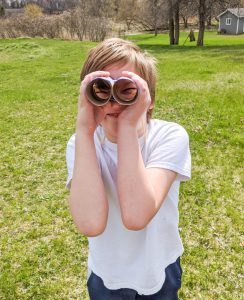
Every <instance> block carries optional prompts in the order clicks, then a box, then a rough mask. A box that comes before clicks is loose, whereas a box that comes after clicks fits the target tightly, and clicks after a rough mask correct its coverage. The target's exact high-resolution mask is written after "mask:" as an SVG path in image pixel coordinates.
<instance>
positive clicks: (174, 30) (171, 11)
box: [168, 0, 180, 45]
mask: <svg viewBox="0 0 244 300" xmlns="http://www.w3.org/2000/svg"><path fill="white" fill-rule="evenodd" d="M179 5H180V0H168V17H169V41H170V45H178V44H179V36H180V17H179V13H180V6H179Z"/></svg>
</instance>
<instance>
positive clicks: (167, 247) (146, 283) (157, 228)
mask: <svg viewBox="0 0 244 300" xmlns="http://www.w3.org/2000/svg"><path fill="white" fill-rule="evenodd" d="M94 142H95V147H96V153H97V159H98V162H99V166H100V171H101V174H102V177H103V181H104V185H105V189H106V193H107V199H108V202H109V214H108V221H107V226H106V229H105V231H104V232H103V233H102V234H101V235H99V236H96V237H88V241H89V255H88V276H89V275H90V273H91V270H92V271H93V272H94V273H95V274H96V275H98V276H99V277H101V278H102V280H103V282H104V285H105V286H106V287H107V288H108V289H119V288H131V289H134V290H136V291H137V292H138V293H139V294H144V295H150V294H154V293H156V292H158V291H159V290H160V289H161V287H162V285H163V283H164V281H165V268H166V267H167V266H168V265H169V264H171V263H173V262H175V261H176V259H177V258H178V257H179V256H180V255H182V253H183V245H182V242H181V239H180V236H179V230H178V222H179V212H178V197H179V187H180V181H186V180H189V179H190V176H191V155H190V149H189V138H188V134H187V132H186V131H185V129H184V128H183V127H182V126H180V125H178V124H176V123H173V122H166V121H162V120H157V119H153V120H150V122H149V123H148V124H147V134H146V135H145V136H142V137H140V138H139V143H140V146H141V153H142V157H143V161H144V163H145V166H146V168H165V169H170V170H173V171H175V172H177V173H178V174H177V177H176V180H175V181H174V183H173V184H172V186H171V188H170V190H169V193H168V195H167V197H166V198H165V200H164V202H163V204H162V206H161V208H160V209H159V211H158V212H157V214H156V215H155V216H154V218H153V219H152V220H151V221H150V223H149V224H148V225H147V226H146V227H145V228H144V229H142V230H139V231H133V230H128V229H127V228H126V227H125V226H124V225H123V222H122V218H121V214H120V206H119V200H118V194H117V183H116V172H117V144H114V143H111V142H110V141H109V140H107V139H106V138H105V136H104V132H103V128H102V127H101V126H99V127H97V129H96V132H95V134H94ZM74 151H75V134H74V135H72V137H71V138H70V140H69V141H68V144H67V152H66V159H67V168H68V179H67V183H66V187H67V188H70V184H71V179H72V173H73V165H74ZM132 197H133V195H132Z"/></svg>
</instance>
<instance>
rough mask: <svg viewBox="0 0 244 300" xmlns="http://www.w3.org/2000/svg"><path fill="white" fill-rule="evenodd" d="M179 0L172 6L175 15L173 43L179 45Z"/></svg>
mask: <svg viewBox="0 0 244 300" xmlns="http://www.w3.org/2000/svg"><path fill="white" fill-rule="evenodd" d="M179 2H180V1H179V0H177V1H176V2H175V6H174V15H175V45H179V38H180V3H179Z"/></svg>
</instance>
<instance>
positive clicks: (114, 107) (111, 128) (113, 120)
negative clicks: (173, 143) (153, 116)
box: [101, 62, 146, 143]
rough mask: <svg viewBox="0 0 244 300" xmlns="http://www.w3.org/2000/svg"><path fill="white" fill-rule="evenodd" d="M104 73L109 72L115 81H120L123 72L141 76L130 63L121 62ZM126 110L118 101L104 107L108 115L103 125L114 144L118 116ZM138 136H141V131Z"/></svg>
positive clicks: (108, 67) (106, 68) (107, 68)
mask: <svg viewBox="0 0 244 300" xmlns="http://www.w3.org/2000/svg"><path fill="white" fill-rule="evenodd" d="M103 71H108V72H109V73H110V77H111V78H113V79H118V78H119V77H122V76H123V75H122V72H123V71H129V72H133V73H135V74H137V75H139V74H138V72H137V71H136V69H135V67H134V66H133V65H132V64H130V63H125V64H123V63H121V62H118V63H115V64H112V65H109V66H107V67H105V68H104V69H103ZM125 108H126V106H124V105H120V104H119V103H118V102H116V101H109V102H108V103H107V104H106V105H105V106H104V111H105V113H106V116H105V118H104V120H103V121H102V122H101V125H102V127H103V129H104V132H105V135H106V137H107V138H108V139H109V140H110V141H111V142H114V143H116V142H117V131H118V114H119V113H121V112H122V111H123V110H124V109H125ZM113 114H114V115H113ZM145 122H146V118H145ZM138 134H139V135H140V130H139V132H138Z"/></svg>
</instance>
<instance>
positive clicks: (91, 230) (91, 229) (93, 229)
mask: <svg viewBox="0 0 244 300" xmlns="http://www.w3.org/2000/svg"><path fill="white" fill-rule="evenodd" d="M75 225H76V227H77V229H78V231H79V233H81V234H83V235H85V236H86V237H96V236H99V235H101V234H102V233H103V232H104V230H105V228H106V225H105V226H99V227H98V226H94V225H92V224H91V225H87V226H81V225H78V224H75Z"/></svg>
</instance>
